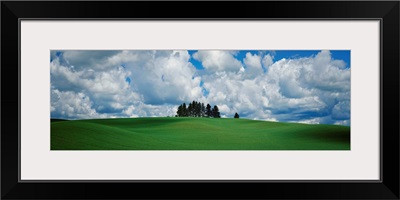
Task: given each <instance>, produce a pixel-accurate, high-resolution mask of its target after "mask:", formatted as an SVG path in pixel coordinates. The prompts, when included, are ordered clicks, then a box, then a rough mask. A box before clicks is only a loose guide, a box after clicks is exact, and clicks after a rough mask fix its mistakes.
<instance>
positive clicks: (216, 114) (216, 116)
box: [212, 105, 221, 118]
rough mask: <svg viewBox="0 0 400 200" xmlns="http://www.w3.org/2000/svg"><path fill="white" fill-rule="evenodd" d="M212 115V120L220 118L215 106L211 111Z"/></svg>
mask: <svg viewBox="0 0 400 200" xmlns="http://www.w3.org/2000/svg"><path fill="white" fill-rule="evenodd" d="M212 115H213V117H214V118H221V115H220V113H219V109H218V106H217V105H215V106H214V108H213V109H212Z"/></svg>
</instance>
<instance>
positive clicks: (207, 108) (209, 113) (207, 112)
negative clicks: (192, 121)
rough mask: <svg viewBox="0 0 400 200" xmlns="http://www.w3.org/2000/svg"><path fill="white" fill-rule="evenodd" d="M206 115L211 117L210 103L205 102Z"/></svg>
mask: <svg viewBox="0 0 400 200" xmlns="http://www.w3.org/2000/svg"><path fill="white" fill-rule="evenodd" d="M206 116H207V117H212V112H211V106H210V104H207V107H206Z"/></svg>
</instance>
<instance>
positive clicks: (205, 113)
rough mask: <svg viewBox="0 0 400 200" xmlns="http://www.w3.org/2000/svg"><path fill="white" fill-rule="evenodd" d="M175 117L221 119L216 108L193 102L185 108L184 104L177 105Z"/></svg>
mask: <svg viewBox="0 0 400 200" xmlns="http://www.w3.org/2000/svg"><path fill="white" fill-rule="evenodd" d="M176 117H214V118H221V115H220V113H219V109H218V106H217V105H215V106H214V107H213V108H211V106H210V104H207V106H204V103H200V102H197V101H193V102H191V103H189V105H188V106H187V107H186V103H183V104H181V105H179V107H178V110H177V111H176Z"/></svg>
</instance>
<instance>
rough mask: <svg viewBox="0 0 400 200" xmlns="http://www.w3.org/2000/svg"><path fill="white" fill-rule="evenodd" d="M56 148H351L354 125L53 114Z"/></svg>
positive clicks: (53, 145)
mask: <svg viewBox="0 0 400 200" xmlns="http://www.w3.org/2000/svg"><path fill="white" fill-rule="evenodd" d="M51 150H350V127H347V126H338V125H308V124H298V123H281V122H267V121H257V120H247V119H223V118H219V119H211V118H174V117H166V118H161V117H159V118H121V119H93V120H73V121H63V120H55V119H52V120H51Z"/></svg>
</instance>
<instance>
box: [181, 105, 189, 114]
mask: <svg viewBox="0 0 400 200" xmlns="http://www.w3.org/2000/svg"><path fill="white" fill-rule="evenodd" d="M187 116H188V110H187V108H186V103H183V105H182V117H187Z"/></svg>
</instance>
